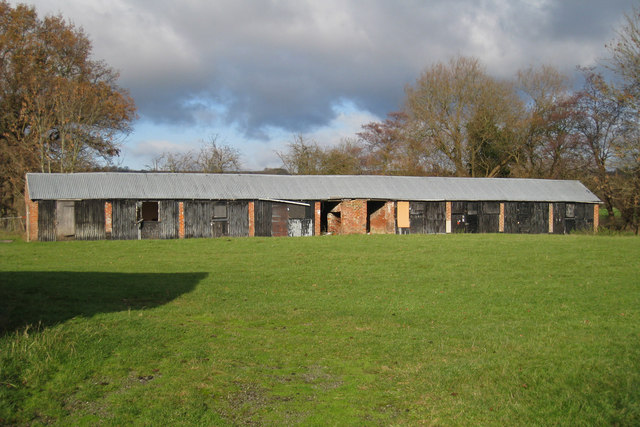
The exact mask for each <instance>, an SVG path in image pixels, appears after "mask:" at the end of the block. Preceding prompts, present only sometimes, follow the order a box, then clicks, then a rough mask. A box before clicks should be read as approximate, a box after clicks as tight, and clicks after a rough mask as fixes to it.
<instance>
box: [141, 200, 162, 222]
mask: <svg viewBox="0 0 640 427" xmlns="http://www.w3.org/2000/svg"><path fill="white" fill-rule="evenodd" d="M140 213H141V216H142V218H141V219H142V221H158V202H142V207H141V209H140Z"/></svg>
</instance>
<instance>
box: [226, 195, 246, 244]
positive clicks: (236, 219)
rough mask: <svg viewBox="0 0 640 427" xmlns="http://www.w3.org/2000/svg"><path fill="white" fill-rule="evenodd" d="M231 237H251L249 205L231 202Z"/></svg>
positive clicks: (229, 210)
mask: <svg viewBox="0 0 640 427" xmlns="http://www.w3.org/2000/svg"><path fill="white" fill-rule="evenodd" d="M228 213H229V227H228V228H229V233H228V235H229V236H232V237H246V236H248V235H249V203H247V202H229V206H228Z"/></svg>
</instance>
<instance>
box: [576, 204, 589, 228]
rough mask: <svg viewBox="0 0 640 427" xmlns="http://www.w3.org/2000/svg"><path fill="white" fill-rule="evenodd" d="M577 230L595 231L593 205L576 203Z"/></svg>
mask: <svg viewBox="0 0 640 427" xmlns="http://www.w3.org/2000/svg"><path fill="white" fill-rule="evenodd" d="M575 205H576V210H575V215H576V216H575V220H576V230H593V205H589V204H586V203H576V204H575Z"/></svg>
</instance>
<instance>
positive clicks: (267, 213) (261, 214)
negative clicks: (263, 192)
mask: <svg viewBox="0 0 640 427" xmlns="http://www.w3.org/2000/svg"><path fill="white" fill-rule="evenodd" d="M254 215H255V223H256V224H255V225H256V236H263V237H270V236H271V217H272V215H273V214H272V210H271V202H266V201H264V200H256V201H255V204H254Z"/></svg>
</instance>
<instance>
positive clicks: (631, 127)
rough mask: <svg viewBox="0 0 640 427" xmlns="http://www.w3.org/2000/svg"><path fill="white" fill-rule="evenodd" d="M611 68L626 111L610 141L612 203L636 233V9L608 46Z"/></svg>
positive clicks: (639, 62)
mask: <svg viewBox="0 0 640 427" xmlns="http://www.w3.org/2000/svg"><path fill="white" fill-rule="evenodd" d="M609 49H610V51H611V54H612V58H611V59H612V61H611V63H612V65H611V68H612V70H613V71H614V72H615V73H616V74H617V76H618V77H619V78H620V80H621V83H620V84H619V85H617V86H613V85H609V87H608V90H611V91H616V92H617V96H618V97H619V99H622V100H624V103H625V105H626V107H627V108H629V110H630V114H629V115H628V116H626V120H625V122H624V130H625V134H624V136H623V137H622V138H618V139H616V140H615V141H613V142H612V148H613V152H614V159H615V163H616V172H617V173H616V174H615V178H616V181H617V185H616V187H617V188H616V190H614V191H615V193H616V195H615V196H614V197H615V205H616V207H617V208H618V209H619V210H620V212H621V216H622V219H623V221H624V222H625V224H626V225H627V226H629V227H631V228H633V229H634V230H635V232H636V234H638V230H639V228H640V129H639V128H640V126H639V123H638V117H640V11H639V10H638V9H636V8H634V9H633V10H632V12H631V13H630V14H628V15H626V16H625V23H624V24H623V25H622V27H621V28H620V29H619V30H618V37H617V39H616V40H615V41H614V42H613V43H611V44H610V45H609Z"/></svg>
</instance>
